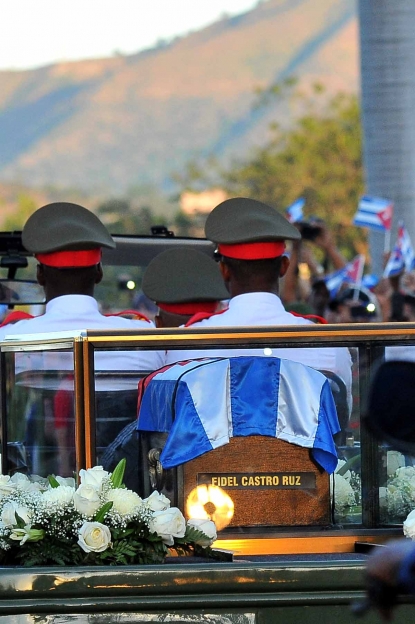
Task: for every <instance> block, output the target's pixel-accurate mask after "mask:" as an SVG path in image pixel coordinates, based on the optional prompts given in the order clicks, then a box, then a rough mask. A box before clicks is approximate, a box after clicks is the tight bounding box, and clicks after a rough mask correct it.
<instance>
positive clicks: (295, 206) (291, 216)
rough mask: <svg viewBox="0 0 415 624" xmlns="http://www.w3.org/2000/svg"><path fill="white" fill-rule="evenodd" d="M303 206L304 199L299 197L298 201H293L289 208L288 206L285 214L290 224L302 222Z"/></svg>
mask: <svg viewBox="0 0 415 624" xmlns="http://www.w3.org/2000/svg"><path fill="white" fill-rule="evenodd" d="M304 206H305V199H304V197H299V198H298V199H296V200H295V202H293V203H292V204H291V206H288V208H287V210H286V213H285V214H286V217H287V219H288V221H289V222H290V223H298V222H299V221H302V220H303V218H304V217H303V208H304Z"/></svg>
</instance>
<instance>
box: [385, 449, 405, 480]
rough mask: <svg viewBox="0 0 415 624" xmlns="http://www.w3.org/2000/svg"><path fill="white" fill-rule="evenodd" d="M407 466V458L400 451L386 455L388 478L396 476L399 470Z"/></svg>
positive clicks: (389, 452)
mask: <svg viewBox="0 0 415 624" xmlns="http://www.w3.org/2000/svg"><path fill="white" fill-rule="evenodd" d="M403 466H405V456H404V455H402V453H399V451H388V452H387V455H386V470H387V473H388V477H391V476H392V475H394V474H395V472H396V471H397V470H398V468H402V467H403Z"/></svg>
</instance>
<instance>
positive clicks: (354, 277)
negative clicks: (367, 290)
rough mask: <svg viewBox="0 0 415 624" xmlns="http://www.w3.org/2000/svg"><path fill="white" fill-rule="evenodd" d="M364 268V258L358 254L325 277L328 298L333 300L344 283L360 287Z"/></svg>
mask: <svg viewBox="0 0 415 624" xmlns="http://www.w3.org/2000/svg"><path fill="white" fill-rule="evenodd" d="M364 266H365V257H364V256H363V255H361V254H359V255H358V256H356V257H355V258H354V259H353V260H351V261H350V262H348V263H347V264H346V266H344V267H343V268H342V269H339V270H338V271H335V272H334V273H330V274H329V275H326V277H325V278H324V281H325V282H326V286H327V289H328V291H329V293H330V298H331V299H334V297H335V296H336V295H337V293H338V292H339V290H340V287H341V286H342V284H344V283H346V284H356V285H357V286H358V287H360V285H361V281H362V276H363V269H364Z"/></svg>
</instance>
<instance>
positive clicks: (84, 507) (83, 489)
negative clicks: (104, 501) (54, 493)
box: [56, 485, 101, 517]
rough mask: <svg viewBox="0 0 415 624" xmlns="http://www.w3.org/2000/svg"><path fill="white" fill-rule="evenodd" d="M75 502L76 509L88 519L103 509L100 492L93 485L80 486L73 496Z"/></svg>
mask: <svg viewBox="0 0 415 624" xmlns="http://www.w3.org/2000/svg"><path fill="white" fill-rule="evenodd" d="M61 487H62V486H61ZM56 489H58V488H56ZM73 502H74V505H75V509H76V510H77V511H79V513H81V514H84V516H88V517H89V516H93V515H94V513H95V512H96V511H98V509H99V508H100V507H101V500H100V498H99V493H98V490H97V489H96V488H95V487H94V486H93V485H80V486H79V488H78V489H77V490H76V492H75V493H74V495H73Z"/></svg>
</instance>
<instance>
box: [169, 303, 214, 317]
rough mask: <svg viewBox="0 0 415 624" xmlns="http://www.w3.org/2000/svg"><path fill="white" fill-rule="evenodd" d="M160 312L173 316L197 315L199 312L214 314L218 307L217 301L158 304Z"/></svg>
mask: <svg viewBox="0 0 415 624" xmlns="http://www.w3.org/2000/svg"><path fill="white" fill-rule="evenodd" d="M157 305H158V307H159V308H160V310H164V311H165V312H171V313H172V314H192V315H193V314H197V313H198V312H208V313H210V312H214V311H215V310H216V308H217V307H218V302H217V301H190V302H188V303H158V302H157Z"/></svg>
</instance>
